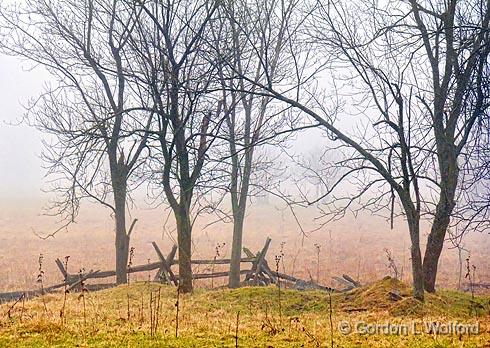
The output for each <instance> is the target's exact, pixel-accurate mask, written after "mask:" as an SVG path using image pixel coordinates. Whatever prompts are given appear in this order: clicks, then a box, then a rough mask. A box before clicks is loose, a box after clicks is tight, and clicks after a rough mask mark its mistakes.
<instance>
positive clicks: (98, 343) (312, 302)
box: [0, 278, 490, 347]
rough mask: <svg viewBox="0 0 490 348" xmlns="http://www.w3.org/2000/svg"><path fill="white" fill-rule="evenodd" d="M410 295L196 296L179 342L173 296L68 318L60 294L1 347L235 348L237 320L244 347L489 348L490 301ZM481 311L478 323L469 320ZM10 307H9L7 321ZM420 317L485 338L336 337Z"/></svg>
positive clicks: (69, 303) (95, 304)
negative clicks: (460, 323) (359, 327)
mask: <svg viewBox="0 0 490 348" xmlns="http://www.w3.org/2000/svg"><path fill="white" fill-rule="evenodd" d="M410 295H411V291H410V288H409V287H408V286H407V285H406V284H403V283H401V282H399V281H397V280H395V279H391V278H385V279H383V280H380V281H378V282H376V283H373V284H371V285H369V286H365V287H362V288H359V289H356V290H354V291H351V292H349V293H339V294H332V296H331V298H330V297H329V295H328V293H325V292H320V291H295V290H286V289H281V290H280V291H279V290H278V288H276V287H260V288H255V287H246V288H241V289H234V290H230V289H216V290H204V289H197V290H196V291H195V292H194V293H193V294H190V295H180V297H179V317H178V321H179V329H178V337H176V335H175V331H176V319H177V317H176V306H175V304H176V299H177V294H176V291H175V287H171V286H163V285H159V284H154V283H136V284H131V285H130V286H120V287H117V288H113V289H107V290H103V291H99V292H93V293H86V294H85V295H84V296H83V297H81V296H80V294H77V293H73V294H68V295H67V297H66V303H65V306H64V308H65V309H64V311H63V313H64V314H63V317H61V316H60V312H61V309H62V308H63V303H64V302H65V297H64V295H63V294H51V295H47V296H44V298H35V299H33V300H30V301H26V302H25V304H24V305H23V304H22V303H18V304H17V305H16V306H15V307H14V308H13V309H12V310H11V311H10V317H8V316H7V315H5V316H3V317H2V318H0V347H56V346H58V347H76V346H77V347H120V346H128V347H235V339H236V338H235V332H236V323H237V316H238V320H239V324H238V342H239V346H240V347H320V346H323V347H324V346H330V340H332V339H333V340H334V344H335V346H336V347H390V346H403V347H431V346H432V347H436V346H438V347H446V346H447V347H449V346H452V345H454V344H455V343H456V342H459V340H460V339H461V340H462V341H463V342H464V344H465V346H469V347H471V346H474V347H480V346H484V345H485V344H487V343H490V333H489V331H488V328H489V327H490V314H489V308H490V306H489V304H490V303H489V301H490V298H489V297H478V298H476V299H475V300H473V299H472V298H471V296H470V295H468V294H463V293H458V292H449V291H441V292H439V293H437V294H435V295H427V301H426V303H424V304H422V303H420V302H418V301H414V300H413V299H412V298H411V297H410ZM330 300H331V301H332V308H331V310H330ZM472 301H473V302H472ZM150 303H151V304H150ZM158 303H159V305H158ZM475 303H476V304H477V305H478V306H479V307H478V308H479V309H478V313H476V314H477V315H478V317H475V312H473V313H470V308H472V307H471V306H473V307H475V306H476V305H475ZM10 306H12V303H8V304H3V305H2V306H1V308H0V311H1V313H7V311H8V309H9V308H10ZM157 307H158V308H159V309H158V312H157V310H156V308H157ZM128 308H129V310H128ZM330 316H331V317H332V321H331V322H330ZM421 316H423V320H445V321H447V320H450V319H451V320H453V319H457V320H466V321H470V322H471V321H474V320H478V321H479V322H480V325H481V331H482V334H480V335H478V336H468V337H462V338H460V337H453V336H434V335H430V334H422V335H417V336H394V335H382V334H379V335H378V334H376V335H362V334H359V333H356V332H354V333H351V334H344V333H343V332H342V331H341V330H340V329H339V325H341V324H342V322H345V321H348V322H349V323H352V324H353V323H356V322H360V321H361V322H367V323H371V322H391V321H394V322H398V323H399V322H402V321H404V320H407V319H406V318H408V317H415V318H418V317H421ZM157 317H158V326H157V328H156V330H152V329H151V327H152V326H154V325H155V320H156V318H157ZM152 323H153V325H152ZM331 326H332V327H333V331H332V330H330V327H331Z"/></svg>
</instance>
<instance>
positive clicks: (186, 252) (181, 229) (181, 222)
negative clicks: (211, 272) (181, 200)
mask: <svg viewBox="0 0 490 348" xmlns="http://www.w3.org/2000/svg"><path fill="white" fill-rule="evenodd" d="M174 213H175V220H176V221H177V242H178V244H179V288H180V291H181V292H182V293H189V292H192V267H191V249H192V242H191V233H192V226H191V221H190V216H189V214H188V212H187V209H185V208H182V207H181V208H180V209H179V210H178V211H175V212H174Z"/></svg>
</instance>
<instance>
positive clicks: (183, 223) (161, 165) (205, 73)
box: [134, 0, 225, 292]
mask: <svg viewBox="0 0 490 348" xmlns="http://www.w3.org/2000/svg"><path fill="white" fill-rule="evenodd" d="M219 5H220V2H219V1H190V0H189V1H170V0H169V1H148V2H144V3H138V4H135V8H137V9H138V8H139V9H141V10H142V11H143V12H144V18H142V19H141V20H140V23H139V25H138V33H139V37H138V39H137V40H135V42H134V43H135V47H137V49H135V50H136V51H137V52H138V58H137V59H138V60H139V61H141V62H142V66H143V68H142V72H143V73H142V74H141V77H140V78H141V80H142V81H144V83H145V84H146V85H147V86H148V93H149V94H150V95H151V98H152V101H153V103H154V105H155V112H156V115H157V121H156V125H155V126H154V127H153V129H152V130H151V131H150V132H148V133H149V134H150V135H151V137H152V145H151V148H152V149H154V151H155V153H153V154H152V160H153V165H152V166H153V170H152V173H153V174H154V177H156V178H157V180H158V182H159V183H161V187H163V192H164V194H165V197H166V200H167V201H168V204H169V205H170V208H171V209H172V211H173V214H174V217H175V221H176V226H177V239H178V247H179V277H180V283H179V287H180V290H181V291H182V292H190V291H192V286H193V285H192V268H191V253H192V238H191V235H192V227H193V223H194V218H195V217H196V216H197V215H198V213H199V211H201V210H202V209H206V208H209V207H207V206H205V207H202V206H201V207H199V206H198V207H197V212H196V211H194V215H193V207H195V205H196V204H197V203H198V202H199V197H203V196H205V195H206V194H207V193H208V190H210V187H211V186H212V185H210V184H209V183H207V182H206V181H207V180H212V175H211V173H210V171H211V169H207V164H208V163H209V158H208V156H207V153H208V150H209V148H210V147H211V146H212V144H213V142H214V141H215V140H216V139H217V137H216V136H217V134H218V133H219V131H220V129H221V125H222V124H223V121H224V117H225V115H224V110H223V105H222V104H223V103H222V101H221V97H220V96H221V94H220V93H213V92H212V90H216V86H215V85H214V83H215V82H216V81H217V70H216V67H217V63H216V60H215V57H214V56H213V55H211V54H210V52H209V51H210V50H209V49H208V47H207V45H206V40H205V37H206V36H208V35H209V30H208V27H209V25H210V22H211V21H213V20H214V18H215V17H216V13H217V9H218V7H219ZM155 165H156V168H155Z"/></svg>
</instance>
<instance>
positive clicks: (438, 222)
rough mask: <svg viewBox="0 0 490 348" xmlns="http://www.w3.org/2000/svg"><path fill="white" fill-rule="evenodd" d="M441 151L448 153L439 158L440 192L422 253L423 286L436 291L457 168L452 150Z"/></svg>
mask: <svg viewBox="0 0 490 348" xmlns="http://www.w3.org/2000/svg"><path fill="white" fill-rule="evenodd" d="M443 153H447V154H450V155H451V156H450V155H447V156H443V157H441V158H440V159H439V161H440V162H441V168H440V170H441V173H442V174H441V193H440V196H439V202H438V203H437V206H436V213H435V216H434V221H433V223H432V227H431V230H430V233H429V236H428V237H427V247H426V249H425V255H424V264H423V269H424V287H425V290H426V291H427V292H431V293H432V292H435V291H436V277H437V266H438V264H439V258H440V256H441V253H442V249H443V247H444V239H445V237H446V232H447V229H448V226H449V223H450V217H451V214H452V213H453V209H454V206H455V202H454V196H455V194H456V186H457V182H458V175H459V170H458V166H457V161H456V156H455V155H454V150H451V151H449V150H447V151H445V152H443Z"/></svg>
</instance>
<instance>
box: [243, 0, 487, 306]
mask: <svg viewBox="0 0 490 348" xmlns="http://www.w3.org/2000/svg"><path fill="white" fill-rule="evenodd" d="M464 4H465V5H463V4H460V5H458V6H456V2H451V3H450V4H446V5H443V4H440V5H437V6H434V8H432V7H431V9H427V8H425V7H422V6H421V5H420V4H417V3H415V1H411V2H410V4H406V3H405V4H399V3H393V2H388V3H386V4H384V5H383V6H384V7H383V8H378V7H376V6H373V4H372V3H371V2H369V3H364V2H359V3H358V4H356V6H354V7H352V6H350V5H349V4H347V3H343V2H341V1H339V2H330V1H329V2H326V3H323V2H318V3H317V4H316V6H315V8H314V9H313V11H311V12H309V13H311V17H310V18H312V20H311V21H310V23H309V25H308V26H307V27H306V30H305V32H306V33H305V38H304V40H309V41H310V42H311V44H313V45H316V47H317V49H318V51H320V50H323V51H324V52H326V54H325V55H324V59H323V64H327V63H328V64H331V67H332V68H334V69H333V71H334V72H335V74H334V76H335V75H336V77H337V82H336V83H335V84H334V85H333V87H334V88H336V91H337V95H338V96H339V97H341V96H343V93H344V94H348V99H349V100H350V101H351V102H350V105H347V106H348V107H349V108H352V109H354V108H355V109H356V112H355V113H361V114H362V115H363V117H364V118H363V119H361V120H360V121H358V122H357V123H356V121H352V123H351V125H350V126H351V128H353V129H354V131H349V130H348V129H346V128H345V126H344V127H341V123H339V122H338V120H337V118H338V117H339V116H340V115H342V113H348V112H349V111H350V112H351V114H354V112H352V110H345V109H347V108H346V106H345V105H343V107H344V110H340V109H336V111H337V112H336V113H331V112H329V110H327V109H326V107H325V105H324V104H322V103H321V102H319V103H317V105H316V106H315V107H309V106H307V105H305V104H304V103H302V102H301V96H299V95H298V94H296V95H292V94H291V93H288V91H287V90H285V89H284V87H283V88H281V86H273V85H272V84H260V87H261V90H260V91H258V92H256V93H258V94H261V95H267V96H272V97H274V98H276V99H278V100H281V101H283V102H286V103H288V104H289V105H292V106H294V107H296V108H298V109H300V110H302V111H303V112H304V113H305V114H307V115H308V116H310V117H311V118H312V119H313V120H314V121H315V122H318V123H319V124H320V125H321V127H322V128H323V129H324V130H325V131H326V133H327V135H328V136H329V137H330V139H331V142H332V143H333V144H335V143H340V145H338V148H337V150H343V152H344V159H343V160H340V161H338V162H336V163H335V165H334V169H336V170H337V171H339V172H340V174H339V175H338V177H339V179H338V180H336V181H335V182H334V183H332V184H331V185H329V187H328V189H327V190H326V191H327V192H326V194H325V195H324V196H322V197H320V198H317V199H315V200H311V199H308V198H307V197H304V198H305V199H304V201H305V202H306V203H307V204H308V205H311V204H314V203H315V202H317V201H319V200H320V199H322V198H324V197H325V196H327V195H330V196H332V195H333V192H334V190H336V189H338V188H339V185H340V184H341V183H342V182H345V180H348V179H353V181H354V184H356V183H357V187H358V190H357V192H356V193H355V194H353V195H344V196H341V197H338V196H335V195H333V197H331V198H333V199H332V204H331V205H330V206H331V208H333V209H332V210H329V211H327V213H329V214H330V213H333V214H334V216H337V217H339V216H343V214H345V212H346V211H347V210H352V209H366V208H368V209H371V210H372V211H375V212H380V210H382V209H386V211H387V212H389V214H390V217H391V219H393V218H394V217H395V207H396V205H395V203H396V202H398V205H399V206H400V207H401V212H402V213H403V215H404V217H405V219H406V220H407V225H408V230H409V234H410V238H411V243H412V246H411V254H412V255H411V256H412V257H411V259H412V275H413V283H414V296H415V297H416V298H418V299H420V300H423V298H424V282H425V288H426V289H427V290H428V291H433V290H434V287H433V285H434V282H435V274H436V273H435V272H436V270H437V260H438V257H439V255H440V251H441V250H442V243H443V241H444V234H445V229H446V228H447V224H446V223H445V222H444V221H449V218H450V216H451V212H452V208H451V206H453V199H454V192H453V191H454V190H455V187H456V186H455V185H456V184H457V182H458V170H457V159H458V155H459V153H460V151H461V150H462V149H463V148H464V146H465V144H466V143H467V139H468V137H469V136H470V134H471V131H472V127H473V125H474V123H475V121H476V120H477V119H478V118H479V117H481V116H482V115H483V111H484V110H485V108H486V107H487V106H486V105H482V104H481V102H475V103H472V104H471V105H474V106H475V107H474V108H473V109H469V105H470V104H468V103H463V101H464V100H465V97H466V96H467V95H468V93H469V91H470V90H471V89H470V86H475V85H476V90H477V91H478V90H480V91H482V89H481V83H480V87H478V84H479V82H478V81H481V77H482V71H483V66H484V65H485V64H486V60H487V57H488V44H487V39H488V19H489V18H488V17H489V14H488V10H487V9H488V4H483V3H482V4H481V6H478V5H475V6H470V4H467V3H466V2H465V3H464ZM463 6H465V7H463ZM436 7H437V8H436ZM463 9H464V11H463ZM421 12H423V14H421ZM428 16H433V18H432V19H433V21H431V22H430V23H434V22H436V23H438V26H435V27H434V28H432V29H431V31H430V33H429V32H428V29H427V25H428V24H425V22H426V21H428V19H427V17H428ZM455 18H457V21H458V23H455V22H454V21H455ZM441 21H442V22H441ZM444 21H447V22H444ZM470 22H472V23H473V25H470V24H469V23H470ZM474 23H477V24H476V25H475V24H474ZM431 25H432V24H431ZM448 28H450V29H448ZM421 45H422V47H423V49H420V47H421ZM434 55H435V56H434ZM300 58H301V57H300V56H292V57H291V59H292V60H293V61H294V62H295V64H296V65H297V62H298V61H299V59H300ZM444 63H445V68H444V69H441V68H440V65H441V64H442V65H443V66H444ZM424 64H428V65H429V69H426V66H427V65H425V66H424ZM427 71H429V72H430V73H429V74H427ZM242 77H243V76H242ZM243 78H247V81H249V82H253V78H252V77H250V76H249V77H246V76H245V77H243ZM339 81H340V82H341V83H343V84H344V83H345V84H344V86H340V87H338V86H337V85H338V84H339ZM482 92H483V91H482ZM305 94H306V95H308V92H307V91H303V95H305ZM481 94H482V93H481V92H477V93H476V100H481V97H482V96H481ZM463 106H464V108H463ZM482 107H483V108H482ZM463 110H464V111H463ZM363 121H364V122H363ZM365 121H367V122H365ZM369 125H371V126H369ZM342 128H345V129H342ZM356 129H358V130H360V131H359V132H356V131H355V130H356ZM431 133H433V135H434V137H432V136H431ZM351 184H352V181H351ZM374 190H375V191H374ZM373 191H374V192H376V193H375V194H372V193H373ZM426 191H429V192H430V191H436V192H439V193H440V195H439V198H438V199H437V200H436V202H435V204H436V207H435V209H433V208H432V207H433V205H432V202H431V201H430V200H429V199H426V198H425V196H424V195H423V194H424V193H425V192H426ZM368 193H370V195H367V194H368ZM363 197H367V199H366V200H365V201H364V202H363V201H362V200H361V198H363ZM342 202H343V203H342ZM356 204H358V205H359V204H360V205H359V207H358V208H355V205H356ZM423 213H434V214H435V217H434V223H433V228H432V232H431V234H430V235H429V241H428V248H427V250H426V256H425V261H424V264H423V263H422V256H421V251H420V219H421V215H422V214H423ZM443 220H444V221H443ZM443 222H444V223H443ZM443 230H444V233H443V232H442V231H443ZM436 231H437V232H436ZM441 236H442V239H441Z"/></svg>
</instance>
